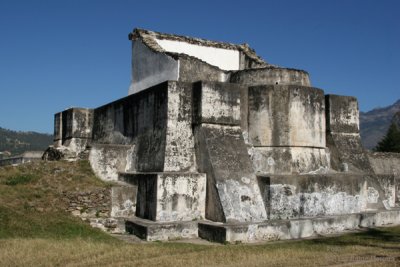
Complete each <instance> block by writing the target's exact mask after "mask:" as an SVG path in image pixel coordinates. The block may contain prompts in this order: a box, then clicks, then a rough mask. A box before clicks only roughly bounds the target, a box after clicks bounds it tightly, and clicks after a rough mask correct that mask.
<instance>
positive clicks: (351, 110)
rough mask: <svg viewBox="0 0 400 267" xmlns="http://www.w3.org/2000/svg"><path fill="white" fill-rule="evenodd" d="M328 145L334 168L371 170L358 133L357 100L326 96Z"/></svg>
mask: <svg viewBox="0 0 400 267" xmlns="http://www.w3.org/2000/svg"><path fill="white" fill-rule="evenodd" d="M325 102H326V124H327V126H326V130H327V138H326V140H327V147H328V148H329V150H330V152H331V167H332V169H334V170H337V171H351V172H365V173H373V170H372V167H371V165H370V163H369V160H368V157H367V154H366V152H365V150H364V148H363V147H362V144H361V137H360V133H359V119H358V115H359V110H358V102H357V99H356V98H354V97H350V96H338V95H326V96H325Z"/></svg>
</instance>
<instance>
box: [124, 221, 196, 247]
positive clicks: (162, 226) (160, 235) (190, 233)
mask: <svg viewBox="0 0 400 267" xmlns="http://www.w3.org/2000/svg"><path fill="white" fill-rule="evenodd" d="M125 230H126V232H128V233H129V234H134V235H136V236H138V237H139V238H141V239H144V240H146V241H168V240H177V239H190V238H197V237H198V221H175V222H154V221H150V220H145V219H140V218H136V217H135V218H129V219H127V220H126V221H125Z"/></svg>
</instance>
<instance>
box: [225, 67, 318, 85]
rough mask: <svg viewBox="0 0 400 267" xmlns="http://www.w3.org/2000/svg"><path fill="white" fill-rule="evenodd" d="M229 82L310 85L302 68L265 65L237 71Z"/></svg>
mask: <svg viewBox="0 0 400 267" xmlns="http://www.w3.org/2000/svg"><path fill="white" fill-rule="evenodd" d="M230 82H232V83H239V84H246V85H249V86H254V85H276V84H279V85H300V86H311V83H310V78H309V76H308V73H307V72H306V71H303V70H296V69H287V68H277V67H269V68H268V67H267V68H256V69H246V70H242V71H237V72H235V73H233V74H232V75H231V78H230Z"/></svg>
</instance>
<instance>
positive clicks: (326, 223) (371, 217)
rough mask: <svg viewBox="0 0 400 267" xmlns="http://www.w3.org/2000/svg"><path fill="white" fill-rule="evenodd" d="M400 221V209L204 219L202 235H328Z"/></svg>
mask: <svg viewBox="0 0 400 267" xmlns="http://www.w3.org/2000/svg"><path fill="white" fill-rule="evenodd" d="M398 224H400V210H399V209H396V210H390V211H379V212H365V213H357V214H348V215H339V216H329V217H316V218H302V219H292V220H271V221H265V222H259V223H253V222H250V223H216V222H210V221H207V222H200V223H199V226H198V227H199V237H200V238H204V239H207V240H209V241H214V242H221V243H225V242H229V243H232V242H243V243H253V242H260V241H272V240H287V239H299V238H307V237H313V236H318V235H325V234H336V233H342V232H344V231H346V230H356V229H359V228H360V227H377V226H384V225H398Z"/></svg>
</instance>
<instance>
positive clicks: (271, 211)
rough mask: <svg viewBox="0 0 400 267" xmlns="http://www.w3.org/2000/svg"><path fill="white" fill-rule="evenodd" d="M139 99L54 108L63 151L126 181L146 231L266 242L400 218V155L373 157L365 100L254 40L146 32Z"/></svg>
mask: <svg viewBox="0 0 400 267" xmlns="http://www.w3.org/2000/svg"><path fill="white" fill-rule="evenodd" d="M129 39H130V40H131V41H132V82H131V85H130V88H129V95H128V96H127V97H124V98H121V99H119V100H116V101H114V102H111V103H109V104H106V105H104V106H101V107H98V108H95V109H85V108H71V109H67V110H65V111H63V112H60V113H57V114H55V123H54V125H55V128H54V148H55V149H56V150H57V151H59V152H62V155H63V157H64V158H79V157H85V156H88V158H89V161H90V164H91V166H92V168H93V170H94V172H95V173H96V175H97V176H98V177H99V178H101V179H103V180H105V181H113V182H115V186H114V187H113V189H112V200H113V203H112V212H111V213H112V214H111V215H112V216H113V217H114V218H118V219H119V220H120V221H121V222H123V225H124V229H126V231H127V232H129V233H133V234H135V235H138V236H139V237H142V238H144V239H146V240H168V239H176V238H196V237H200V238H205V239H208V240H212V241H217V242H237V241H240V242H256V241H263V240H277V239H294V238H303V237H309V236H313V235H318V234H327V233H338V232H342V231H344V230H351V229H357V228H360V227H370V226H381V225H388V224H400V210H399V208H398V204H399V203H398V201H399V199H398V194H399V191H398V187H397V185H398V182H397V181H398V180H397V179H398V178H399V173H400V172H399V171H400V157H397V156H393V155H392V156H390V155H382V154H379V155H378V154H372V153H367V152H366V151H365V150H364V149H363V147H362V145H361V141H360V135H359V119H358V116H359V110H358V103H357V100H356V99H355V98H354V97H349V96H338V95H325V94H324V91H323V90H322V89H319V88H315V87H312V86H311V81H310V78H309V75H308V73H307V72H306V71H303V70H297V69H291V68H284V67H279V66H276V65H271V64H269V63H268V62H266V61H264V60H263V59H261V58H260V57H259V56H258V55H257V54H256V53H255V52H254V50H252V49H251V48H250V47H249V46H248V45H246V44H243V45H235V44H229V43H221V42H214V41H208V40H204V39H198V38H190V37H184V36H177V35H171V34H163V33H158V32H153V31H148V30H142V29H135V30H134V31H133V32H132V33H131V34H130V35H129Z"/></svg>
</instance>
